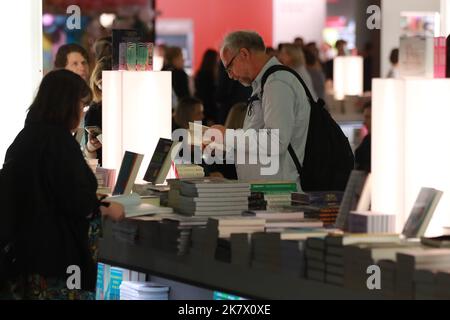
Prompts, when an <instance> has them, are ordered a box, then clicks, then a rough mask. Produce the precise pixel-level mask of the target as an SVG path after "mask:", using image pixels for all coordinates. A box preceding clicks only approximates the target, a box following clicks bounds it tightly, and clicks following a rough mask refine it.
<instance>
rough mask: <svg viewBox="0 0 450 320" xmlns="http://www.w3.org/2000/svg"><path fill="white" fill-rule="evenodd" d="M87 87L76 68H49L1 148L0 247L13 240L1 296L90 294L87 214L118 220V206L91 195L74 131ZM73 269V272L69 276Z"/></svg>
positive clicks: (92, 270) (93, 185)
mask: <svg viewBox="0 0 450 320" xmlns="http://www.w3.org/2000/svg"><path fill="white" fill-rule="evenodd" d="M91 95H92V93H91V90H90V89H89V87H88V86H87V84H86V83H85V82H84V81H83V79H82V78H81V77H79V76H78V75H76V74H75V73H73V72H71V71H68V70H56V71H51V72H50V73H48V74H47V75H46V76H45V77H44V78H43V79H42V82H41V84H40V87H39V90H38V93H37V95H36V97H35V99H34V101H33V103H32V104H31V106H30V108H29V111H28V115H27V117H26V120H25V126H24V128H23V129H22V131H21V132H20V133H19V134H18V135H17V137H16V139H15V140H14V142H13V143H12V144H11V146H10V147H9V148H8V151H7V153H6V156H5V162H4V164H3V168H2V169H1V171H0V189H1V190H2V192H1V196H0V198H1V199H0V201H1V203H2V206H3V209H2V210H1V211H0V219H1V221H2V223H1V224H0V248H1V249H3V248H5V244H7V245H9V247H10V248H13V250H12V254H13V257H14V259H11V261H14V260H15V262H14V264H13V265H14V268H11V270H10V271H12V272H6V271H5V269H6V270H7V271H8V269H7V268H5V263H4V264H3V266H2V267H3V268H2V272H1V274H0V276H1V277H0V297H6V298H10V299H89V298H93V291H94V290H95V284H96V265H95V262H94V259H93V252H92V251H91V250H90V247H89V241H90V239H89V227H90V222H91V221H92V220H94V219H98V217H99V216H100V215H103V216H106V217H109V218H111V219H113V220H120V219H122V218H123V217H124V212H123V207H122V205H120V204H117V203H112V202H101V201H99V200H98V199H97V195H96V190H97V181H96V178H95V176H94V174H93V172H92V170H91V169H90V168H89V166H88V165H87V163H86V161H85V160H84V158H83V155H82V153H81V150H80V146H79V144H78V143H77V142H76V140H75V138H74V136H73V132H74V131H75V130H76V129H77V127H78V126H79V123H80V119H81V117H82V114H83V108H84V106H85V105H86V104H88V103H89V102H90V100H91ZM10 252H11V250H10ZM11 263H12V262H11ZM70 270H72V271H70ZM73 270H78V275H77V274H76V271H75V277H76V278H75V279H78V280H75V281H73V282H71V281H70V278H69V277H70V276H71V275H73V272H74V271H73ZM2 280H3V281H2ZM72 285H73V287H72ZM74 288H75V289H74Z"/></svg>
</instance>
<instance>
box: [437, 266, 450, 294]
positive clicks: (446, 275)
mask: <svg viewBox="0 0 450 320" xmlns="http://www.w3.org/2000/svg"><path fill="white" fill-rule="evenodd" d="M436 298H437V299H445V300H449V299H450V268H446V270H443V271H439V272H437V274H436Z"/></svg>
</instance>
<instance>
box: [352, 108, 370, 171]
mask: <svg viewBox="0 0 450 320" xmlns="http://www.w3.org/2000/svg"><path fill="white" fill-rule="evenodd" d="M363 114H364V126H365V127H366V129H367V135H366V136H365V137H364V139H363V141H362V142H361V144H360V145H359V146H358V148H356V150H355V169H356V170H364V171H367V172H370V171H371V160H370V158H371V152H370V150H371V140H372V138H371V136H372V104H371V102H370V101H368V102H366V104H365V105H364V110H363Z"/></svg>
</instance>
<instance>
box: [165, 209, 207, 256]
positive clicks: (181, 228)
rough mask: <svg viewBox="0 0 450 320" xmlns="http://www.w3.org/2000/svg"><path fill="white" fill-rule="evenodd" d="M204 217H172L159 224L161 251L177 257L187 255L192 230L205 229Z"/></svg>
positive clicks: (205, 221)
mask: <svg viewBox="0 0 450 320" xmlns="http://www.w3.org/2000/svg"><path fill="white" fill-rule="evenodd" d="M206 223H207V219H206V218H204V217H186V216H180V215H177V216H174V217H171V218H164V219H162V221H161V224H160V235H161V240H160V242H161V250H162V251H165V252H168V253H172V254H176V255H179V256H182V255H186V254H187V253H189V248H190V246H191V233H192V229H193V228H206Z"/></svg>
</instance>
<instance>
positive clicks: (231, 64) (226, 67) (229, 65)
mask: <svg viewBox="0 0 450 320" xmlns="http://www.w3.org/2000/svg"><path fill="white" fill-rule="evenodd" d="M239 53H241V52H240V51H238V53H236V54H235V55H234V56H233V58H231V60H230V62H228V64H227V65H226V66H225V71H226V72H227V73H228V74H230V71H231V68H233V61H234V59H236V57H237V56H238V55H239Z"/></svg>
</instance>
